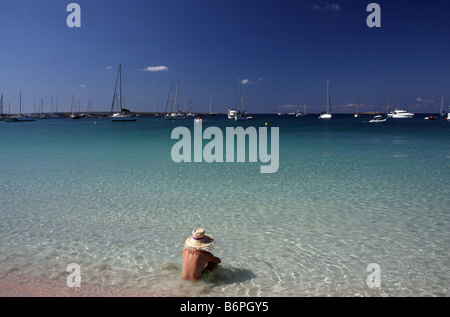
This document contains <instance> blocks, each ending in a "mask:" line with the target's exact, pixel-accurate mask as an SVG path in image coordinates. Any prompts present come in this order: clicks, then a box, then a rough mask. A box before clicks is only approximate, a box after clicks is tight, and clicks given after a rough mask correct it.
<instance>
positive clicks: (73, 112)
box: [70, 95, 81, 119]
mask: <svg viewBox="0 0 450 317" xmlns="http://www.w3.org/2000/svg"><path fill="white" fill-rule="evenodd" d="M70 109H71V111H72V113H71V114H70V119H81V116H80V114H78V113H76V112H75V111H74V109H75V100H74V95H72V104H71V106H70Z"/></svg>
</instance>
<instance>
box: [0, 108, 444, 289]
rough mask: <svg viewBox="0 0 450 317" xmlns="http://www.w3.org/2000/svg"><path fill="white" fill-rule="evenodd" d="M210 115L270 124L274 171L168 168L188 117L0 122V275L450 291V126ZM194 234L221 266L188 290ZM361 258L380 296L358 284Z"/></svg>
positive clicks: (218, 120) (119, 282)
mask: <svg viewBox="0 0 450 317" xmlns="http://www.w3.org/2000/svg"><path fill="white" fill-rule="evenodd" d="M208 119H209V123H208V126H217V127H220V128H222V129H224V128H225V127H226V126H237V125H242V126H243V127H246V126H254V127H263V126H264V124H265V122H267V123H268V128H270V127H271V126H273V127H279V128H280V139H279V140H280V165H279V170H278V171H277V172H276V173H274V174H261V173H260V165H261V163H260V162H257V163H179V164H177V163H174V162H173V161H172V159H171V156H170V153H171V148H172V146H173V145H174V144H175V143H176V142H177V140H172V139H171V137H170V135H171V132H172V129H173V128H174V127H176V126H186V127H188V128H190V129H192V128H193V120H192V119H187V120H183V121H178V122H172V121H165V120H163V119H161V118H141V119H140V120H139V121H137V122H128V123H112V122H110V121H109V120H108V119H105V118H103V119H99V118H85V119H81V120H70V119H50V120H40V121H36V122H27V123H4V124H1V125H0V153H1V154H0V277H7V276H18V277H39V278H40V279H46V280H50V281H58V282H62V285H63V286H62V287H67V286H64V284H65V280H66V277H67V276H68V275H69V273H67V272H66V267H67V265H68V264H69V263H77V264H79V265H80V267H81V276H82V287H83V285H85V286H87V285H91V286H100V287H108V286H118V287H131V288H133V289H137V290H138V291H142V292H150V293H157V294H162V295H165V294H169V295H188V296H199V295H202V296H205V295H207V296H448V295H449V287H448V285H449V279H450V278H449V275H448V272H449V268H450V252H449V251H450V248H449V246H450V238H449V234H448V233H449V232H450V230H449V229H450V225H449V210H450V209H449V208H448V206H449V200H450V199H449V197H450V190H449V187H448V184H449V181H448V180H449V179H450V142H449V136H450V122H446V121H445V120H442V119H441V118H440V117H439V118H438V120H435V121H428V120H423V117H420V116H418V117H417V118H414V119H405V120H401V119H397V120H394V119H391V120H389V121H388V122H386V123H382V124H370V123H368V121H369V117H367V116H366V117H364V116H363V117H361V118H353V117H352V116H350V115H335V116H334V117H333V119H332V120H330V121H323V120H319V119H317V116H316V115H310V116H306V117H301V118H295V117H278V116H272V115H259V116H258V115H255V116H254V120H252V121H249V122H239V123H236V122H232V121H229V120H227V119H226V118H225V117H222V116H217V117H214V118H208ZM94 122H95V124H94ZM206 126H207V125H204V128H205V127H206ZM204 143H207V141H206V140H205V141H204ZM198 226H201V227H203V228H205V229H206V231H207V232H208V233H210V234H211V235H213V236H214V238H215V239H216V248H215V255H217V256H219V257H220V258H221V259H222V261H223V262H222V265H221V268H220V270H219V271H218V272H216V275H215V276H213V278H212V279H211V280H210V281H208V282H202V283H195V284H192V283H189V282H185V281H182V280H181V275H180V270H181V245H182V243H183V242H184V239H185V238H186V237H187V236H189V235H190V233H191V231H192V229H194V228H195V227H198ZM370 263H376V264H378V265H379V266H380V269H381V271H380V281H381V287H379V288H369V287H368V285H367V282H366V279H367V277H368V276H369V274H371V272H369V271H367V267H368V265H369V264H370Z"/></svg>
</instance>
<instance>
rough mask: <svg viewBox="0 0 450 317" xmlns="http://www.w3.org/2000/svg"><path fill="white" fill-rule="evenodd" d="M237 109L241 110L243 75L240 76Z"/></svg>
mask: <svg viewBox="0 0 450 317" xmlns="http://www.w3.org/2000/svg"><path fill="white" fill-rule="evenodd" d="M237 110H238V112H240V111H241V77H239V82H238V95H237Z"/></svg>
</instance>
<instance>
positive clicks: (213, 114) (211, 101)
mask: <svg viewBox="0 0 450 317" xmlns="http://www.w3.org/2000/svg"><path fill="white" fill-rule="evenodd" d="M212 105H213V94H212V93H211V98H210V99H209V115H210V116H215V115H216V113H215V112H214V111H213V108H212Z"/></svg>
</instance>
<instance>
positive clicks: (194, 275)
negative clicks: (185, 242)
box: [182, 250, 221, 281]
mask: <svg viewBox="0 0 450 317" xmlns="http://www.w3.org/2000/svg"><path fill="white" fill-rule="evenodd" d="M220 262H221V260H220V259H219V258H218V257H215V256H214V255H212V254H211V253H209V252H207V251H189V250H183V275H182V278H183V279H185V280H189V281H198V280H199V279H201V278H202V273H203V270H204V269H207V270H209V271H212V270H214V269H215V268H216V267H217V264H219V263H220Z"/></svg>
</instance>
